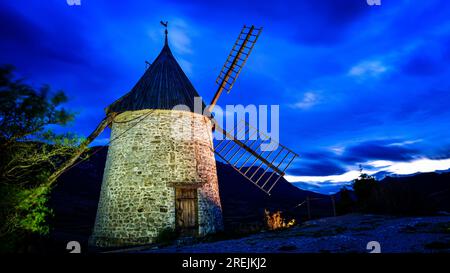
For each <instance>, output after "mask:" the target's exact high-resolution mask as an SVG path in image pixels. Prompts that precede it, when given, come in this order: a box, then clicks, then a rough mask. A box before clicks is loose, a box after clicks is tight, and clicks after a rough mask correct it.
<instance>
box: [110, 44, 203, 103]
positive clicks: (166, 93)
mask: <svg viewBox="0 0 450 273" xmlns="http://www.w3.org/2000/svg"><path fill="white" fill-rule="evenodd" d="M195 97H199V95H198V93H197V91H196V90H195V88H194V86H193V85H192V83H191V82H190V81H189V79H188V77H187V76H186V74H185V73H184V72H183V70H182V69H181V67H180V65H179V64H178V62H177V61H176V59H175V57H174V56H173V54H172V51H171V50H170V48H169V45H168V43H167V36H166V40H165V43H164V47H163V49H162V50H161V53H159V55H158V57H157V58H156V59H155V61H154V62H153V63H152V64H151V65H150V67H149V68H148V69H147V70H146V71H145V72H144V75H142V77H141V78H140V79H139V81H138V82H137V83H136V85H135V86H134V87H133V89H132V90H131V91H130V92H129V93H127V94H125V95H124V96H122V97H121V98H120V99H118V100H116V101H115V102H114V103H113V104H111V105H110V106H109V107H108V108H107V112H124V111H136V110H143V109H172V108H173V107H174V106H176V105H180V104H182V105H186V106H188V107H189V108H190V109H191V112H193V111H194V98H195ZM204 108H205V104H204V103H203V101H202V111H203V109H204Z"/></svg>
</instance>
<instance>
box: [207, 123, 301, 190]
mask: <svg viewBox="0 0 450 273" xmlns="http://www.w3.org/2000/svg"><path fill="white" fill-rule="evenodd" d="M216 130H217V131H218V132H220V133H222V134H223V135H224V138H223V139H222V140H220V141H218V143H217V145H216V146H215V149H214V152H215V153H216V154H217V155H218V156H219V157H220V158H221V159H222V160H224V161H226V162H227V163H228V164H230V165H231V166H232V167H233V168H234V169H235V170H236V171H238V172H239V173H240V174H241V175H243V176H244V177H245V178H247V179H248V180H249V181H250V182H252V183H253V184H254V185H256V186H257V187H258V188H260V189H261V190H263V191H264V192H266V193H267V194H270V192H271V190H272V189H273V188H274V187H275V185H276V184H277V182H278V181H279V180H280V178H281V177H283V176H284V175H285V172H286V169H287V168H288V167H289V166H290V165H291V163H292V161H293V160H294V159H295V158H296V157H297V156H298V155H297V154H296V153H295V152H293V151H292V150H291V149H289V148H287V147H286V146H284V145H282V144H280V143H278V142H277V141H275V140H273V139H271V138H270V137H269V136H267V135H266V134H264V133H261V132H260V131H259V130H258V129H257V128H256V127H254V126H252V125H250V124H249V123H247V122H245V121H240V122H238V124H237V125H236V126H235V127H234V129H233V130H231V131H230V132H227V131H225V130H224V129H222V128H221V127H220V126H218V125H217V124H216Z"/></svg>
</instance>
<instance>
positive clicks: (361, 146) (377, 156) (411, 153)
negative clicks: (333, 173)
mask: <svg viewBox="0 0 450 273" xmlns="http://www.w3.org/2000/svg"><path fill="white" fill-rule="evenodd" d="M392 141H393V140H371V141H364V142H360V143H358V144H355V145H353V146H350V147H347V148H346V149H345V151H344V153H343V154H342V156H341V157H340V159H341V160H343V161H344V162H347V163H361V162H365V161H367V160H371V159H374V160H391V161H405V160H412V159H414V158H415V157H416V156H417V155H418V154H419V151H418V150H417V149H414V148H412V147H406V146H405V145H392V144H396V143H399V142H398V141H396V140H394V142H392Z"/></svg>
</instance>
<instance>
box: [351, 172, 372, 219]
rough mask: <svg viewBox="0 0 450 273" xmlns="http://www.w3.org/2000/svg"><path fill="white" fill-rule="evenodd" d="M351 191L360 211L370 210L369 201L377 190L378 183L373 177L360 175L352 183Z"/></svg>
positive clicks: (364, 174)
mask: <svg viewBox="0 0 450 273" xmlns="http://www.w3.org/2000/svg"><path fill="white" fill-rule="evenodd" d="M352 187H353V190H354V192H355V195H356V198H357V205H358V207H359V208H360V209H362V210H371V209H373V208H371V204H372V202H371V199H372V198H373V196H374V195H376V192H377V190H378V182H377V181H376V179H375V178H374V177H373V176H370V175H368V174H366V173H361V175H360V176H359V177H358V178H357V179H355V180H354V181H353V184H352Z"/></svg>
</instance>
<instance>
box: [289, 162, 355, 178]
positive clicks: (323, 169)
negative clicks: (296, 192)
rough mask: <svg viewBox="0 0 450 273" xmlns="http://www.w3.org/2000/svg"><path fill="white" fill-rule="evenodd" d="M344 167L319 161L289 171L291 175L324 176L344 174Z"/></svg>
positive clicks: (305, 163) (304, 163) (306, 163)
mask: <svg viewBox="0 0 450 273" xmlns="http://www.w3.org/2000/svg"><path fill="white" fill-rule="evenodd" d="M345 171H346V170H345V168H344V166H343V165H342V164H340V163H338V162H336V161H332V160H327V159H325V160H323V159H319V160H316V161H312V162H302V163H301V164H300V167H297V168H292V169H290V170H289V174H291V175H300V176H324V175H336V174H341V173H344V172H345Z"/></svg>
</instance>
